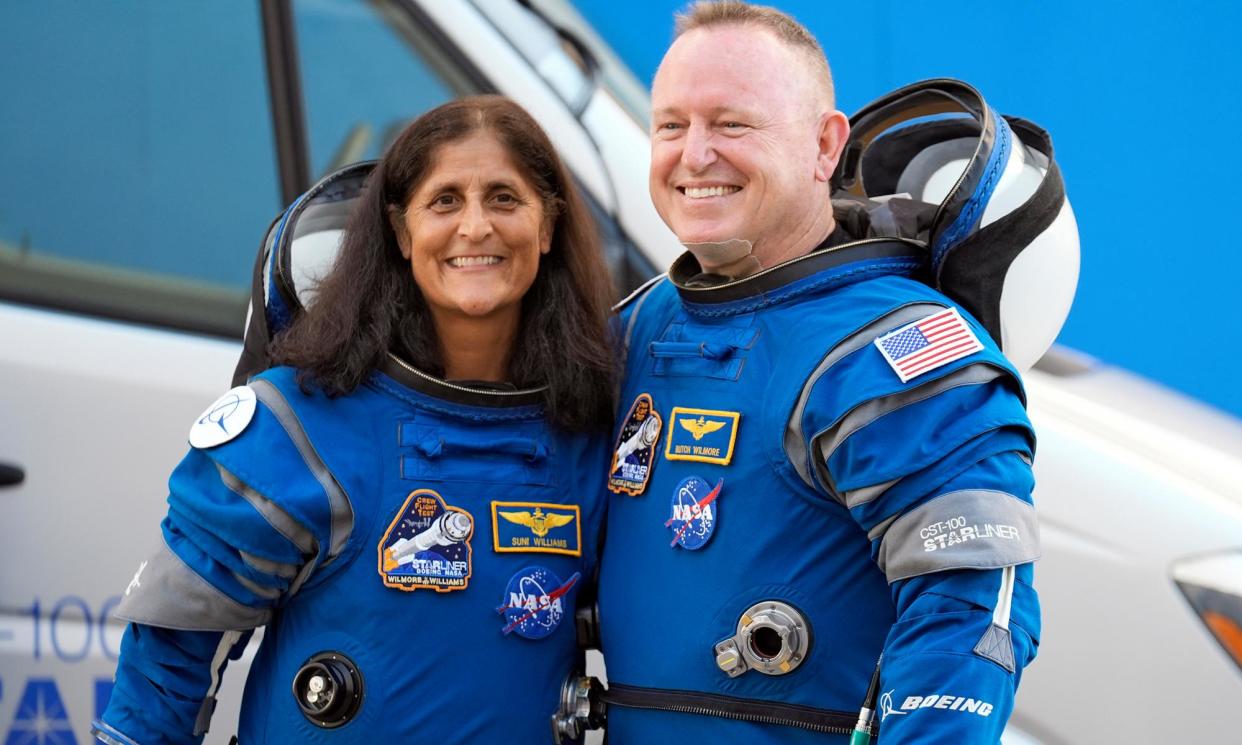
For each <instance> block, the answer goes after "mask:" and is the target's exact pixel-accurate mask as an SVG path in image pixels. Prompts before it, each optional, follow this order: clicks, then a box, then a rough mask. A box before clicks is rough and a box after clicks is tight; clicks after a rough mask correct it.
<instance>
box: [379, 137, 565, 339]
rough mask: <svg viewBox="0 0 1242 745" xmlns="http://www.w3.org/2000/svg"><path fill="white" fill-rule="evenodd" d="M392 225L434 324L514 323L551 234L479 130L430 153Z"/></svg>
mask: <svg viewBox="0 0 1242 745" xmlns="http://www.w3.org/2000/svg"><path fill="white" fill-rule="evenodd" d="M394 228H395V229H396V231H397V234H398V240H399V243H400V246H401V254H402V255H403V256H404V257H405V258H406V259H408V260H409V262H410V269H411V271H412V272H413V274H414V281H415V283H417V284H418V288H419V289H420V290H421V291H422V293H423V297H425V298H426V300H427V305H428V306H429V307H430V309H431V312H432V314H433V317H434V318H435V320H436V322H437V324H438V325H442V324H443V323H444V322H445V321H448V320H450V319H451V318H452V317H453V316H458V317H469V318H474V319H480V320H481V319H495V320H497V321H503V322H513V321H515V320H516V317H515V315H514V314H518V313H520V309H521V305H520V304H521V300H522V297H523V296H524V295H525V294H526V291H527V290H529V289H530V286H531V285H532V284H533V283H534V281H535V275H536V274H538V272H539V258H540V256H541V255H542V254H545V253H547V252H548V250H549V248H550V247H551V237H552V236H551V221H550V220H549V219H548V218H547V215H546V212H545V210H544V205H543V199H542V197H541V196H540V194H539V193H538V192H537V191H535V189H534V187H532V186H531V185H530V183H528V182H527V180H526V179H525V178H524V177H523V176H522V173H521V171H519V170H518V168H517V166H516V165H515V164H514V162H513V158H512V157H510V155H509V152H508V150H507V149H506V148H505V146H504V144H503V143H501V142H500V140H498V139H497V138H496V136H495V135H494V134H493V133H491V132H489V131H486V130H483V131H479V132H475V133H473V134H471V135H469V136H468V137H466V138H465V139H462V140H457V141H455V142H449V143H447V144H444V145H442V146H440V147H439V148H438V149H437V150H436V152H435V155H434V160H433V165H432V167H431V169H430V171H429V172H428V173H427V176H426V178H424V179H423V180H422V183H421V184H419V186H418V188H417V189H416V190H415V191H414V195H413V197H412V198H411V199H410V201H409V204H407V205H406V207H405V212H404V214H402V215H398V216H397V218H396V219H395V220H394Z"/></svg>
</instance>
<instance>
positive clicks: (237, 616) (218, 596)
mask: <svg viewBox="0 0 1242 745" xmlns="http://www.w3.org/2000/svg"><path fill="white" fill-rule="evenodd" d="M134 580H135V581H134V582H131V583H130V587H129V588H128V589H127V590H126V594H125V595H123V596H122V597H121V602H120V604H118V605H117V607H116V612H115V613H114V615H115V616H116V617H117V618H120V619H122V620H125V621H133V622H134V623H144V624H147V625H149V626H159V627H161V628H166V629H177V630H180V631H244V630H247V629H253V628H258V627H259V626H262V625H263V624H265V623H267V622H268V620H269V619H270V618H271V616H272V612H271V610H269V609H267V608H251V607H249V606H246V605H242V604H241V603H239V602H237V601H236V600H234V599H232V598H230V597H229V596H228V595H225V594H224V593H223V592H220V591H219V590H217V589H216V588H215V587H213V586H212V585H211V584H210V583H209V582H207V580H205V579H203V578H202V577H200V576H199V575H198V573H197V572H195V571H194V570H193V569H191V568H189V567H188V566H186V564H185V562H183V561H182V560H181V557H179V556H177V555H176V554H174V553H173V552H172V551H171V550H170V549H169V548H168V544H167V543H164V542H163V541H161V542H160V547H159V550H158V551H157V552H156V553H155V555H154V556H152V557H151V558H150V559H148V560H147V562H146V564H144V565H143V568H142V569H141V570H140V571H139V573H138V576H136V577H135V578H134Z"/></svg>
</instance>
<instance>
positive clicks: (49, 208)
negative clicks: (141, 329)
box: [0, 0, 280, 335]
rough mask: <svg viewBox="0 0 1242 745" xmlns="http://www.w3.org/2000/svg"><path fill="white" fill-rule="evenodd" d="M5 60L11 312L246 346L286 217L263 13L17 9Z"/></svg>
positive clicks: (1, 218)
mask: <svg viewBox="0 0 1242 745" xmlns="http://www.w3.org/2000/svg"><path fill="white" fill-rule="evenodd" d="M0 48H3V49H4V57H5V63H4V70H5V71H4V75H2V76H0V101H3V102H4V104H3V108H4V115H3V116H0V172H3V173H4V178H2V179H0V298H4V299H10V300H16V301H19V302H28V303H34V304H38V305H47V306H52V307H57V308H65V309H69V310H74V311H78V312H85V313H90V314H97V315H102V316H107V317H112V318H122V319H131V320H139V321H143V322H148V323H156V324H159V325H165V326H173V327H179V328H187V329H193V330H198V331H206V332H209V333H217V334H222V335H239V334H240V332H241V328H242V322H243V319H244V316H245V310H246V298H247V297H248V286H249V280H250V268H251V264H252V262H253V258H254V254H255V250H256V249H257V247H258V243H259V240H260V238H261V236H262V234H263V230H264V228H265V227H266V226H267V224H268V222H269V221H270V220H271V218H272V216H273V215H275V214H276V212H277V211H278V210H279V208H280V205H279V191H278V189H277V182H276V179H277V169H276V163H275V154H274V148H273V135H272V123H271V121H272V120H271V113H270V109H269V99H268V91H267V77H266V75H267V73H266V70H265V67H264V58H263V42H262V30H261V25H260V18H259V6H258V3H255V2H254V1H253V0H215V1H213V2H211V3H152V2H144V1H143V0H114V1H112V2H108V3H68V4H66V3H3V4H0Z"/></svg>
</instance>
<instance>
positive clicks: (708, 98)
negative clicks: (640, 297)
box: [649, 25, 849, 266]
mask: <svg viewBox="0 0 1242 745" xmlns="http://www.w3.org/2000/svg"><path fill="white" fill-rule="evenodd" d="M803 54H804V53H803V52H802V51H801V50H798V49H795V48H792V47H790V46H789V45H787V44H785V43H783V42H781V41H780V40H779V39H778V38H777V37H776V36H775V35H774V34H772V33H771V32H769V31H767V30H765V29H761V28H757V27H754V26H747V25H724V26H718V27H717V26H714V27H705V28H697V29H694V30H691V31H689V32H687V33H685V34H683V35H682V36H680V37H678V39H677V40H676V41H675V42H674V43H673V46H672V47H671V48H670V49H669V51H668V54H667V55H665V57H664V61H663V62H662V63H661V64H660V69H659V71H658V72H657V73H656V77H655V81H654V83H653V85H652V111H653V119H652V141H651V172H650V183H649V186H650V189H651V199H652V202H653V203H654V204H655V207H656V211H658V212H659V213H660V216H661V217H662V218H663V219H664V222H665V223H667V224H668V226H669V227H670V228H671V229H672V230H673V232H674V233H676V234H677V237H678V238H679V239H680V240H681V241H682V242H683V243H709V242H710V243H719V242H724V241H727V240H730V239H735V238H740V239H744V240H748V241H751V242H752V243H753V252H754V255H755V256H756V257H757V258H758V259H759V260H760V262H761V263H762V264H763V265H764V266H771V265H772V264H775V263H778V262H780V261H784V260H786V259H789V258H793V257H794V256H797V255H800V254H801V253H805V252H806V251H809V250H810V249H811V248H812V247H814V245H815V244H816V243H818V242H819V241H820V240H822V239H823V238H824V237H825V236H826V235H827V234H828V232H830V231H831V229H832V225H833V222H832V213H831V209H830V207H829V202H828V180H829V178H830V176H831V175H832V170H833V168H835V167H836V161H837V158H838V157H839V154H840V150H841V147H842V146H843V145H844V142H845V136H846V134H847V133H848V126H849V125H848V122H847V121H846V119H845V117H844V115H842V114H841V113H840V112H837V111H833V110H832V106H831V102H830V100H829V98H830V94H828V93H827V92H826V91H823V90H822V88H821V87H819V86H818V84H817V81H818V78H817V77H816V74H815V72H814V70H813V68H812V66H811V65H810V64H809V62H808V60H807V59H806V58H805V57H804V56H803Z"/></svg>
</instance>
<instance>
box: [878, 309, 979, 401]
mask: <svg viewBox="0 0 1242 745" xmlns="http://www.w3.org/2000/svg"><path fill="white" fill-rule="evenodd" d="M875 346H876V348H878V349H879V350H880V354H882V355H884V359H885V361H887V362H888V365H889V367H891V368H893V372H895V373H897V377H899V378H901V382H903V383H907V382H909V381H910V380H911V379H913V378H917V377H918V376H920V375H922V374H923V373H927V372H931V371H932V370H935V369H936V368H938V367H944V366H945V365H947V364H949V363H950V362H955V361H957V360H960V359H962V358H963V357H967V356H969V355H972V354H974V353H975V352H979V351H981V350H982V349H983V345H982V344H980V343H979V338H978V337H976V336H975V332H973V331H971V330H970V326H969V325H967V323H966V319H964V318H962V314H961V313H959V312H958V310H957V308H945V309H944V310H942V311H939V312H937V313H933V314H931V315H930V316H927V317H926V318H923V319H920V320H918V321H915V322H914V323H910V324H906V325H905V326H902V327H901V328H899V329H897V330H896V331H890V332H889V333H887V334H885V335H883V336H881V337H880V338H878V339H876V340H875Z"/></svg>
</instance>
